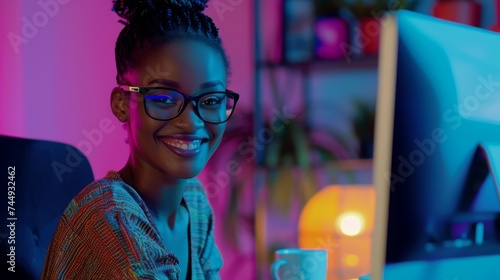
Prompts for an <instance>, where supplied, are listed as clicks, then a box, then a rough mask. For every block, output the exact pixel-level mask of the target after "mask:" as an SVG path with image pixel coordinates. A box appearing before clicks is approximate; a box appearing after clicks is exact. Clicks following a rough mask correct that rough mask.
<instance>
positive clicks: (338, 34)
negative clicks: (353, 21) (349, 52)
mask: <svg viewBox="0 0 500 280" xmlns="http://www.w3.org/2000/svg"><path fill="white" fill-rule="evenodd" d="M314 34H315V50H314V52H315V55H316V57H317V58H320V59H338V58H342V57H343V56H344V52H343V50H342V47H343V46H345V45H348V44H349V25H348V23H347V21H346V20H344V19H342V18H339V17H323V18H319V19H317V20H316V22H315V24H314Z"/></svg>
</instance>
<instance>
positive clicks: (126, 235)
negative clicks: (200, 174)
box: [42, 171, 222, 279]
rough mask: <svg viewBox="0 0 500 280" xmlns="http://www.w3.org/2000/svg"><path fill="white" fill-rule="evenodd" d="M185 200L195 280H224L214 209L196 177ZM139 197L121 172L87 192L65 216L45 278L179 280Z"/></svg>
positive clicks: (175, 265) (175, 266)
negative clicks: (215, 232)
mask: <svg viewBox="0 0 500 280" xmlns="http://www.w3.org/2000/svg"><path fill="white" fill-rule="evenodd" d="M184 200H185V202H186V204H187V209H188V212H189V223H190V237H189V238H190V239H189V241H190V244H191V248H190V250H191V251H190V258H191V276H192V278H191V279H220V277H219V270H220V269H221V267H222V258H221V255H220V253H219V250H218V248H217V246H216V245H215V242H214V226H215V225H214V218H213V211H212V208H211V206H210V204H209V202H208V199H207V196H206V194H205V191H204V189H203V187H202V185H201V183H200V182H199V181H198V180H196V179H193V180H191V181H190V182H189V184H188V186H187V187H186V191H185V194H184ZM169 242H175V241H171V240H162V239H161V237H160V233H159V231H158V229H157V227H156V225H155V223H154V221H153V218H152V215H151V213H150V211H149V210H148V208H147V206H146V204H145V202H144V201H143V200H142V199H141V197H140V196H139V195H138V193H137V192H136V191H135V190H134V189H133V188H132V187H131V186H129V185H127V184H126V183H125V182H124V181H123V180H122V179H121V177H120V175H119V174H118V173H117V172H115V171H110V172H108V174H107V175H106V177H104V178H103V179H100V180H97V181H95V182H93V183H91V184H90V185H88V186H87V187H86V188H85V189H83V190H82V191H81V192H80V193H79V194H78V195H77V196H75V197H74V198H73V200H72V201H71V202H70V203H69V205H68V207H67V208H66V210H65V211H64V213H63V216H62V217H61V219H60V221H59V224H58V226H57V229H56V232H55V234H54V237H53V239H52V242H51V243H50V245H49V248H48V250H47V255H46V257H45V264H44V268H43V272H42V279H178V277H179V275H180V266H179V262H178V260H177V258H176V256H175V255H174V254H173V253H172V252H170V251H169V250H168V243H169Z"/></svg>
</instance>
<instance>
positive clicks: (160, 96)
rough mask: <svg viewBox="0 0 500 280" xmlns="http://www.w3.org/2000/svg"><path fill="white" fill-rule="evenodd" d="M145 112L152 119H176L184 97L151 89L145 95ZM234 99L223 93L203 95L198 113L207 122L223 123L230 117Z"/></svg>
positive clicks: (166, 90) (174, 92) (171, 91)
mask: <svg viewBox="0 0 500 280" xmlns="http://www.w3.org/2000/svg"><path fill="white" fill-rule="evenodd" d="M145 102H146V112H147V113H148V115H149V116H150V117H152V118H154V119H158V120H170V119H173V118H175V117H177V116H178V115H179V114H180V111H181V109H182V107H183V104H184V96H183V95H182V94H181V93H180V92H177V91H175V90H169V89H152V90H149V91H148V92H147V93H146V94H145ZM234 103H235V101H234V99H233V98H232V97H231V96H230V95H228V94H226V93H224V92H216V93H210V94H206V95H203V96H202V98H201V99H199V100H198V104H197V105H198V106H197V107H198V112H199V114H200V117H201V119H202V120H204V121H207V122H213V123H219V122H225V121H227V119H228V118H229V117H230V116H231V113H232V111H233V108H234Z"/></svg>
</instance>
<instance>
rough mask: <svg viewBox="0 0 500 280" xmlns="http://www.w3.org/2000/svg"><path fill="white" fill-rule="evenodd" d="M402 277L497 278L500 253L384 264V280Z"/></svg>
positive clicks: (415, 279) (413, 279)
mask: <svg viewBox="0 0 500 280" xmlns="http://www.w3.org/2000/svg"><path fill="white" fill-rule="evenodd" d="M360 279H364V278H360ZM403 279H404V280H498V279H500V255H492V256H480V257H467V258H456V259H446V260H440V261H432V262H425V261H415V262H407V263H399V264H390V265H386V267H385V270H384V280H403Z"/></svg>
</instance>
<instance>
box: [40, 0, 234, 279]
mask: <svg viewBox="0 0 500 280" xmlns="http://www.w3.org/2000/svg"><path fill="white" fill-rule="evenodd" d="M206 2H207V1H206V0H205V1H204V0H192V1H189V0H184V1H181V0H156V1H153V0H142V1H141V0H137V1H130V0H129V1H126V0H123V1H119V0H118V1H114V2H113V8H114V10H115V11H116V12H117V13H118V15H120V16H121V17H122V18H123V19H124V21H122V22H123V23H124V24H125V27H124V29H123V30H122V31H121V33H120V35H119V37H118V40H117V42H116V48H115V55H116V67H117V72H118V74H117V83H118V87H116V88H114V89H113V90H112V92H111V102H110V103H111V110H112V111H113V114H114V115H115V116H116V117H117V118H118V120H119V121H121V122H123V123H124V127H125V128H126V130H127V132H128V142H129V145H130V157H129V160H128V162H127V163H126V164H125V166H124V167H123V168H122V169H121V170H120V171H118V172H115V171H110V172H109V173H108V174H107V175H106V177H105V178H103V179H101V180H98V181H95V182H93V183H92V184H90V185H89V186H87V187H86V188H85V189H84V190H83V191H82V192H81V193H79V194H78V195H77V196H76V197H75V198H74V199H73V200H72V201H71V203H70V204H69V205H68V207H67V209H66V210H65V212H64V214H63V217H62V218H61V220H60V222H59V225H58V227H57V230H56V233H55V235H54V238H53V240H52V242H51V244H50V246H49V248H48V251H47V255H46V260H45V265H44V270H43V273H42V279H75V278H77V279H218V278H219V275H218V271H219V270H220V268H221V267H222V259H221V256H220V253H219V251H218V249H217V246H216V245H215V243H214V234H213V229H214V219H213V213H212V209H211V207H210V205H209V203H208V200H207V197H206V194H205V192H204V190H203V187H202V186H201V184H200V183H199V182H198V181H197V180H195V179H193V177H194V176H196V175H197V174H198V173H199V172H200V171H201V170H202V169H203V167H204V166H205V164H206V163H207V161H208V159H209V158H210V157H211V156H212V154H213V153H214V151H215V150H216V148H217V146H218V145H219V143H220V141H221V138H222V134H223V132H224V129H225V122H226V121H227V120H228V119H229V117H230V116H231V114H232V112H233V110H234V107H235V105H236V102H237V101H238V95H237V94H236V93H233V92H231V91H228V90H226V81H227V80H226V79H227V76H228V68H229V65H228V59H227V57H226V54H225V52H224V49H223V47H222V43H221V40H220V38H219V35H218V29H217V28H216V26H215V25H214V23H213V21H212V20H211V19H210V18H209V17H208V16H206V15H204V14H203V13H202V11H203V10H204V8H205V4H206Z"/></svg>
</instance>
